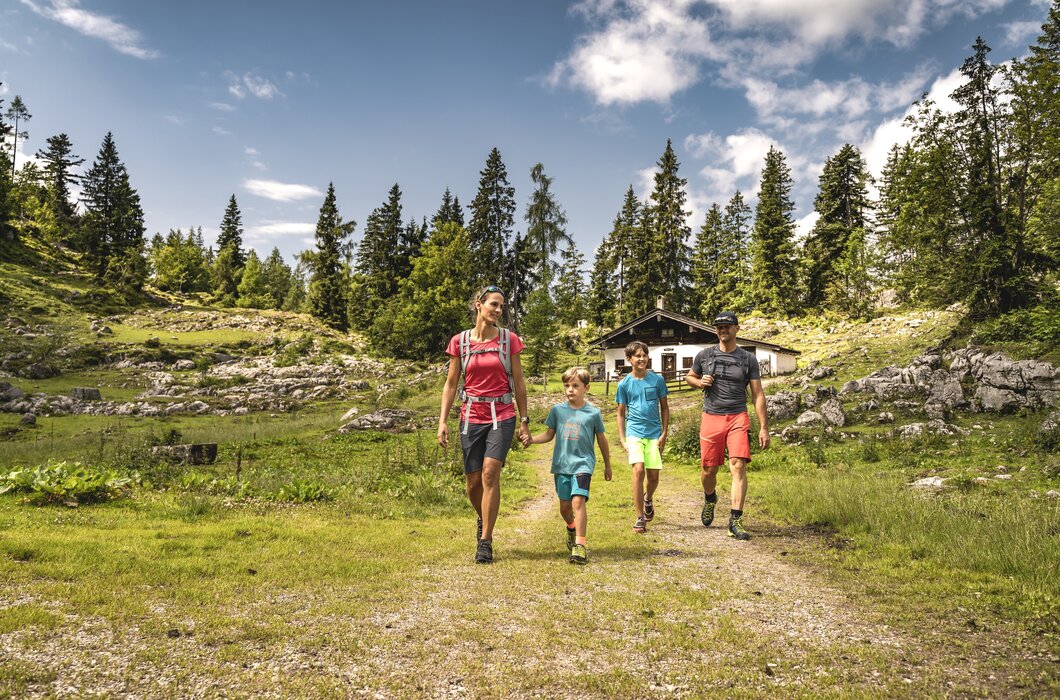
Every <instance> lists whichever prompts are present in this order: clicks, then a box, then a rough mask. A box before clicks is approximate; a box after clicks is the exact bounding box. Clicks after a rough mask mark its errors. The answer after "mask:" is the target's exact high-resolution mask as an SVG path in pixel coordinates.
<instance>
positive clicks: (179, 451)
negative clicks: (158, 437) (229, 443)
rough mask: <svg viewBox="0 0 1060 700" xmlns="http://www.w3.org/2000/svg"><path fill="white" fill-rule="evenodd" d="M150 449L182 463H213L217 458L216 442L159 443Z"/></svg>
mask: <svg viewBox="0 0 1060 700" xmlns="http://www.w3.org/2000/svg"><path fill="white" fill-rule="evenodd" d="M151 451H152V452H154V453H155V454H157V455H162V456H164V457H167V458H168V459H171V460H173V461H174V462H180V463H182V464H213V463H214V462H215V461H216V460H217V444H216V443H200V444H188V445H159V446H158V447H155V448H153V449H152V450H151Z"/></svg>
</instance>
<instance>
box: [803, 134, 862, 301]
mask: <svg viewBox="0 0 1060 700" xmlns="http://www.w3.org/2000/svg"><path fill="white" fill-rule="evenodd" d="M819 182H820V185H819V190H818V193H817V197H816V199H815V200H814V210H815V211H816V212H817V214H818V218H817V222H816V223H815V224H814V226H813V230H812V231H810V234H809V236H808V237H807V238H806V244H805V247H804V253H803V267H804V269H805V270H806V284H805V287H806V298H805V300H804V303H805V305H806V306H807V307H808V308H816V307H818V306H819V305H821V304H822V303H823V302H824V299H825V292H826V290H827V289H828V288H829V286H830V285H832V284H833V282H834V281H835V278H836V275H837V271H836V267H837V266H838V265H839V264H840V261H841V259H842V258H843V256H844V253H845V251H846V250H847V243H848V241H849V239H850V237H851V236H852V235H854V233H855V231H861V234H860V237H861V238H862V240H864V238H865V230H866V228H867V226H868V220H869V213H870V210H871V206H872V205H871V203H870V202H869V198H868V182H869V173H868V170H867V169H866V167H865V161H864V160H863V159H862V157H861V152H860V151H859V150H858V149H857V148H855V147H854V146H852V145H850V144H849V143H848V144H844V145H843V147H842V148H840V149H839V152H838V153H836V154H835V155H834V156H832V157H830V158H828V159H827V160H826V161H825V163H824V169H823V171H822V172H821V177H820V180H819Z"/></svg>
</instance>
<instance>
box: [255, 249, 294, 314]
mask: <svg viewBox="0 0 1060 700" xmlns="http://www.w3.org/2000/svg"><path fill="white" fill-rule="evenodd" d="M261 274H262V277H264V279H265V288H266V290H268V295H269V300H270V301H269V305H268V306H267V307H265V308H269V309H279V308H282V307H283V302H284V300H285V299H286V298H287V296H288V294H290V292H291V284H292V280H291V267H290V265H288V264H287V263H286V262H285V261H284V259H283V255H282V254H281V253H280V249H279V248H276V247H274V248H273V249H272V252H271V253H269V257H267V258H265V262H264V263H262V271H261Z"/></svg>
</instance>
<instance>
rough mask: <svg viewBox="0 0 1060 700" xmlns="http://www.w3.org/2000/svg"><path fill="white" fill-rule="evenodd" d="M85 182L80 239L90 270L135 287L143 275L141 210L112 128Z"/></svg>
mask: <svg viewBox="0 0 1060 700" xmlns="http://www.w3.org/2000/svg"><path fill="white" fill-rule="evenodd" d="M83 182H84V188H83V191H82V201H83V202H84V204H85V215H84V217H83V218H82V222H81V230H82V236H83V239H82V240H83V243H84V248H85V253H86V256H85V257H86V259H87V261H88V263H89V265H90V266H91V268H92V271H93V272H94V273H95V274H96V277H97V278H98V279H100V280H106V281H109V282H111V283H112V284H114V285H115V286H117V287H119V288H121V289H124V290H139V289H140V288H141V287H142V285H143V282H144V280H145V279H146V278H147V263H146V261H145V260H144V213H143V209H141V208H140V195H139V194H137V192H136V190H135V189H133V187H132V185H131V184H130V183H129V173H128V171H127V170H126V169H125V164H124V163H122V162H121V159H120V158H119V157H118V148H117V146H116V145H115V144H114V137H113V136H112V134H111V133H110V132H108V133H107V135H106V136H104V137H103V144H102V145H101V146H100V149H99V154H98V155H97V156H96V159H95V161H93V163H92V167H91V168H89V170H88V172H87V173H86V174H85V177H84V181H83Z"/></svg>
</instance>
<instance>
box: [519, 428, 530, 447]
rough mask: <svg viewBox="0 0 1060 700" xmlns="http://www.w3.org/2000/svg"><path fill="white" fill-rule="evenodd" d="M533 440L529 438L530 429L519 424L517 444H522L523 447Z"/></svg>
mask: <svg viewBox="0 0 1060 700" xmlns="http://www.w3.org/2000/svg"><path fill="white" fill-rule="evenodd" d="M531 440H533V438H532V437H531V436H530V427H529V426H528V425H527V424H526V423H520V424H519V442H521V443H523V447H526V446H527V445H529V444H530V442H531Z"/></svg>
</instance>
